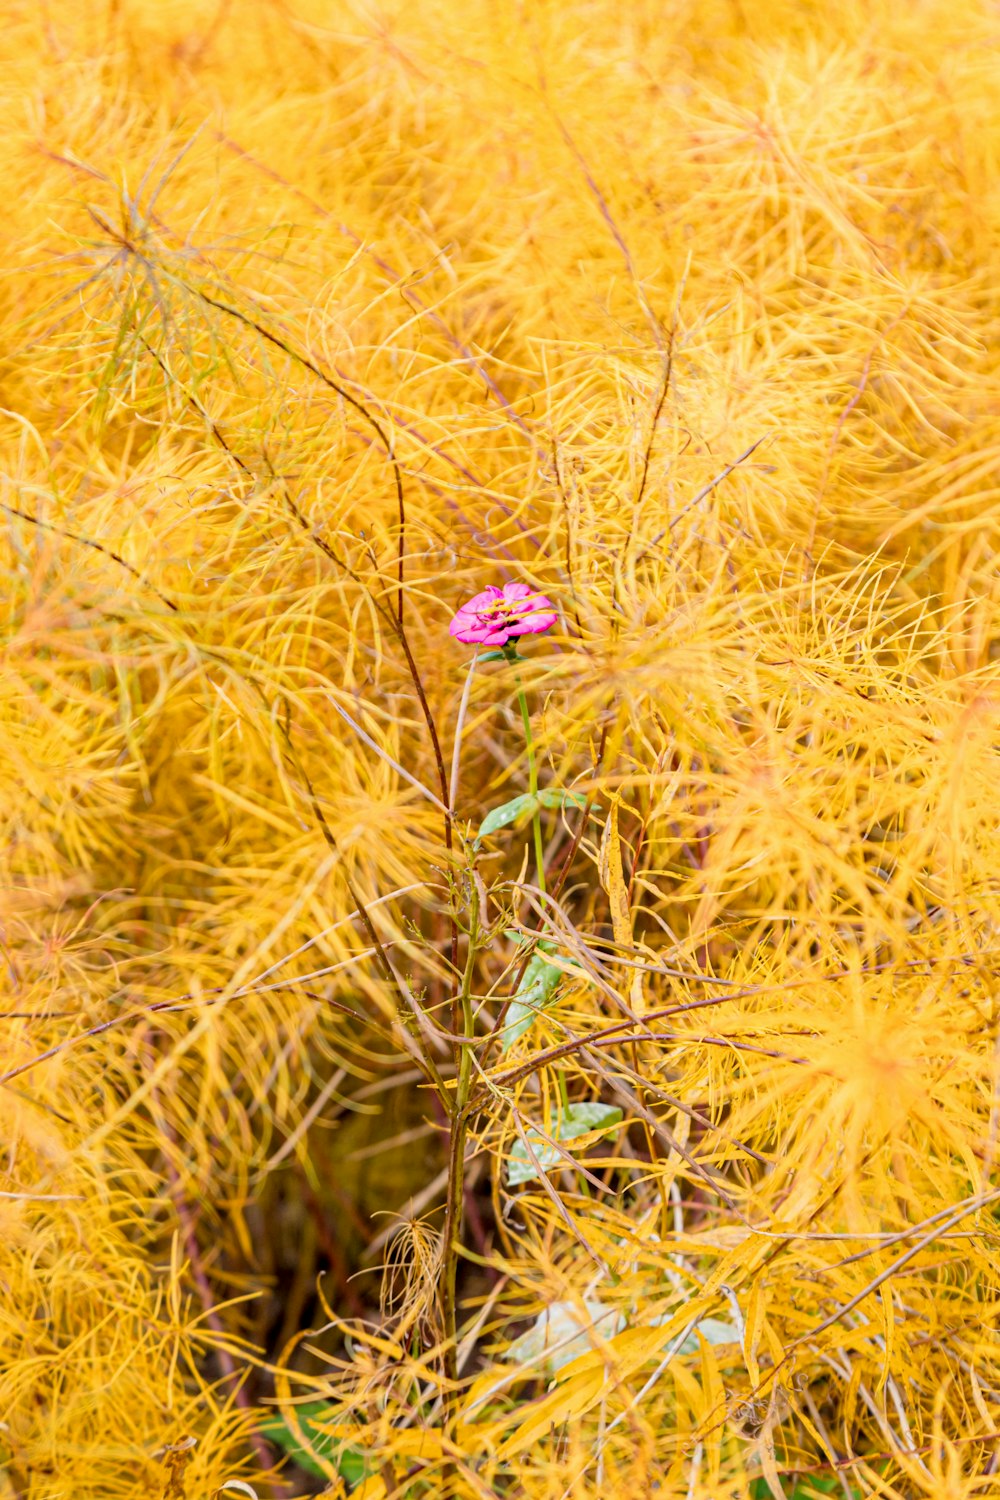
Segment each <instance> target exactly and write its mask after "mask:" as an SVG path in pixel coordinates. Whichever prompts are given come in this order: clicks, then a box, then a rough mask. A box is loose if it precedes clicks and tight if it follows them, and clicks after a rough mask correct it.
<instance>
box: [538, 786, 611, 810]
mask: <svg viewBox="0 0 1000 1500" xmlns="http://www.w3.org/2000/svg"><path fill="white" fill-rule="evenodd" d="M538 801H539V803H540V804H541V806H542V807H567V806H568V807H586V805H587V799H586V797H585V796H584V795H583V793H582V792H571V791H568V790H567V789H566V787H564V786H552V787H546V789H545V791H543V792H539V793H538ZM596 810H597V809H596V808H595V809H594V811H596Z"/></svg>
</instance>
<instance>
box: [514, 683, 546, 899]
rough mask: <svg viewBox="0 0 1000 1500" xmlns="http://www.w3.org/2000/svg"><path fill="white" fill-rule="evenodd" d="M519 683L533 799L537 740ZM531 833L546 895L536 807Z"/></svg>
mask: <svg viewBox="0 0 1000 1500" xmlns="http://www.w3.org/2000/svg"><path fill="white" fill-rule="evenodd" d="M514 681H515V682H516V683H517V701H518V703H519V705H520V708H521V723H522V724H523V725H524V743H525V747H526V749H527V751H528V791H529V792H530V793H531V795H532V796H533V797H537V796H538V764H537V762H536V760H535V740H534V736H533V735H532V733H531V719H530V717H529V715H528V702H527V699H526V698H525V696H524V688H523V687H522V686H521V679H520V677H515V678H514ZM531 831H532V836H533V838H534V841H535V866H536V868H537V870H538V889H539V890H540V891H541V893H542V895H543V896H544V895H545V859H544V855H543V852H542V818H541V813H540V811H539V809H538V807H537V806H536V808H535V811H534V814H533V816H532V819H531Z"/></svg>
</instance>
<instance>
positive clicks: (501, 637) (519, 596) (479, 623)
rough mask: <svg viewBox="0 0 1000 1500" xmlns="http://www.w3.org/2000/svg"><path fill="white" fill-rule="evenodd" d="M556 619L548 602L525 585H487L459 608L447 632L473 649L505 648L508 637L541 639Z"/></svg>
mask: <svg viewBox="0 0 1000 1500" xmlns="http://www.w3.org/2000/svg"><path fill="white" fill-rule="evenodd" d="M558 618H559V616H558V615H557V614H556V612H555V610H554V609H553V607H552V600H551V599H546V597H545V595H544V594H536V593H535V592H534V590H533V589H530V588H529V587H528V585H527V584H526V583H505V584H504V586H503V588H502V589H498V588H494V587H493V585H492V584H491V585H490V587H489V588H488V589H484V590H483V592H482V593H481V594H476V595H474V596H473V598H471V599H470V600H469V602H468V604H463V605H462V608H461V609H460V610H459V611H458V613H457V614H456V616H455V618H454V619H453V620H452V622H451V624H450V625H449V627H448V629H449V630H450V631H451V633H452V635H453V636H455V638H456V639H457V640H460V641H468V643H469V644H470V645H474V646H506V644H507V642H508V641H509V640H510V639H511V637H512V636H518V635H541V633H542V631H543V630H551V629H552V626H553V625H554V624H555V623H556V620H557V619H558Z"/></svg>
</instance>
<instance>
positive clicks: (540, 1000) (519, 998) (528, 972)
mask: <svg viewBox="0 0 1000 1500" xmlns="http://www.w3.org/2000/svg"><path fill="white" fill-rule="evenodd" d="M542 941H543V942H544V939H543V940H542ZM562 977H563V971H562V970H561V969H557V968H556V966H555V965H554V964H550V963H549V962H548V961H547V959H546V958H545V956H544V954H542V953H533V954H532V956H531V958H530V959H529V960H528V963H527V966H526V968H525V970H524V973H523V975H522V976H521V983H520V984H519V985H518V987H517V990H516V991H515V994H514V998H513V1000H512V1001H511V1002H510V1005H509V1007H508V1009H507V1016H506V1019H505V1020H504V1027H503V1041H502V1042H501V1044H500V1051H501V1052H509V1051H510V1049H511V1047H512V1046H513V1045H514V1043H515V1042H516V1041H517V1039H518V1037H522V1036H524V1033H525V1032H526V1031H527V1030H529V1028H530V1027H531V1025H532V1023H533V1022H534V1021H535V1019H536V1017H537V1016H538V1013H539V1011H541V1010H544V1009H545V1007H546V1006H547V1005H550V1004H551V1003H552V1000H553V999H554V998H555V992H556V988H557V986H558V984H559V981H560V979H561V978H562Z"/></svg>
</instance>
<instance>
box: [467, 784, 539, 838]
mask: <svg viewBox="0 0 1000 1500" xmlns="http://www.w3.org/2000/svg"><path fill="white" fill-rule="evenodd" d="M538 808H539V801H538V798H537V797H533V796H532V794H531V793H530V792H522V794H521V796H520V797H512V798H511V800H510V801H509V802H504V803H501V805H500V806H499V807H495V808H494V809H493V811H492V812H489V813H487V814H486V816H485V818H484V819H483V821H482V823H481V824H480V825H479V833H478V835H477V837H478V838H481V839H484V838H486V836H487V834H490V833H496V831H497V829H498V828H506V827H507V826H508V824H510V823H518V822H520V820H521V819H522V818H530V817H531V816H532V815H533V814H534V813H536V812H537V811H538Z"/></svg>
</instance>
